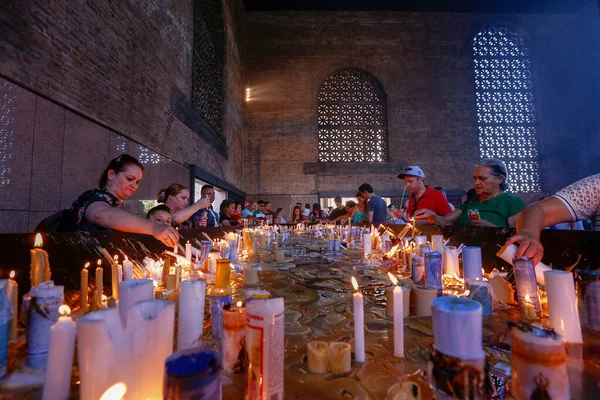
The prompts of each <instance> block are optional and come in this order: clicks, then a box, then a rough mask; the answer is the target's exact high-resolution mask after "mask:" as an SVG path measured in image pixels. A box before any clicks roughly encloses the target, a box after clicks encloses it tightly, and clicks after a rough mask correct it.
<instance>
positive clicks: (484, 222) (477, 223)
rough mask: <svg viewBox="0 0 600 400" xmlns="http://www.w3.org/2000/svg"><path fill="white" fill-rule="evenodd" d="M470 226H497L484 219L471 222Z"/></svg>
mask: <svg viewBox="0 0 600 400" xmlns="http://www.w3.org/2000/svg"><path fill="white" fill-rule="evenodd" d="M471 225H473V226H489V227H497V226H498V225H494V224H493V223H491V222H490V221H488V220H486V219H475V220H471Z"/></svg>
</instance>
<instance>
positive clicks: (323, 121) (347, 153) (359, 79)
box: [318, 68, 388, 162]
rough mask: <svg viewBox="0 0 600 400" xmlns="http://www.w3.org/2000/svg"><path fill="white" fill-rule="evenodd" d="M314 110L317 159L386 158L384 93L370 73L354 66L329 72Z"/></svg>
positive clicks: (361, 160) (375, 159)
mask: <svg viewBox="0 0 600 400" xmlns="http://www.w3.org/2000/svg"><path fill="white" fill-rule="evenodd" d="M318 114H319V161H320V162H386V161H388V137H387V107H386V101H385V93H384V91H383V88H382V87H381V84H380V83H379V82H378V81H377V79H375V78H374V77H373V76H372V75H370V74H368V73H367V72H365V71H361V70H359V69H354V68H349V69H344V70H341V71H338V72H336V73H335V74H333V75H331V76H330V77H329V78H327V80H326V81H325V82H324V83H323V85H322V86H321V90H320V91H319V99H318Z"/></svg>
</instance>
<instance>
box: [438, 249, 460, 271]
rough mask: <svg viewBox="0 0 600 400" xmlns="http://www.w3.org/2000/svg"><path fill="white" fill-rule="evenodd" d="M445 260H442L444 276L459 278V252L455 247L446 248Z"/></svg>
mask: <svg viewBox="0 0 600 400" xmlns="http://www.w3.org/2000/svg"><path fill="white" fill-rule="evenodd" d="M443 251H444V258H443V260H442V262H443V264H444V274H446V275H450V276H452V277H454V276H459V272H460V269H459V263H458V251H457V249H456V247H455V246H447V247H444V249H443Z"/></svg>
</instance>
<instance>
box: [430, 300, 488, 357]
mask: <svg viewBox="0 0 600 400" xmlns="http://www.w3.org/2000/svg"><path fill="white" fill-rule="evenodd" d="M431 310H432V319H433V337H434V343H435V347H436V349H437V350H438V351H440V352H442V353H443V354H445V355H448V356H451V357H456V358H460V359H462V360H478V359H481V358H483V357H485V353H484V351H483V349H482V331H483V322H482V309H481V304H479V303H478V302H476V301H473V300H470V299H466V298H464V297H453V296H446V297H438V298H437V299H434V300H433V302H432V306H431Z"/></svg>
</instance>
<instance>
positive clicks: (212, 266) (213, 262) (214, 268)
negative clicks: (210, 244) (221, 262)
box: [208, 253, 217, 274]
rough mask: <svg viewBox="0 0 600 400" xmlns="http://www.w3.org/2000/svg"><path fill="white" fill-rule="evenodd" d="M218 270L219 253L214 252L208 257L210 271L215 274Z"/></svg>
mask: <svg viewBox="0 0 600 400" xmlns="http://www.w3.org/2000/svg"><path fill="white" fill-rule="evenodd" d="M216 271H217V254H216V253H212V254H211V255H210V258H209V259H208V272H210V273H211V274H214V273H215V272H216Z"/></svg>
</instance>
